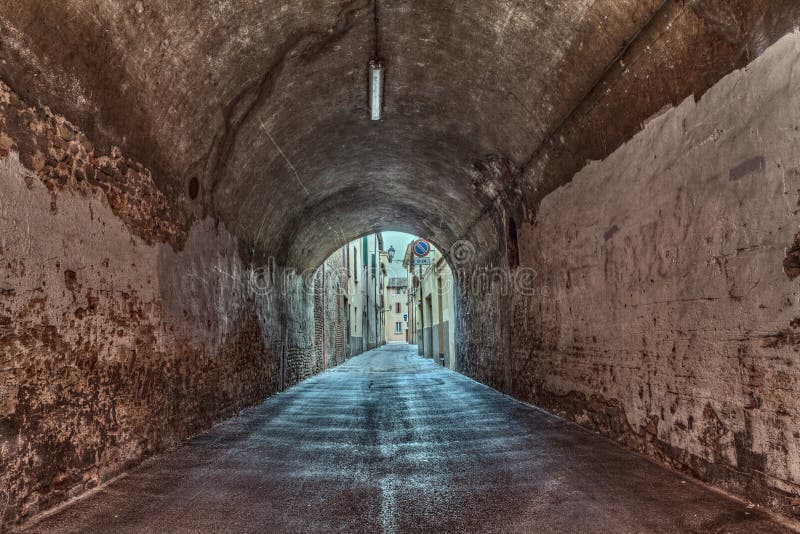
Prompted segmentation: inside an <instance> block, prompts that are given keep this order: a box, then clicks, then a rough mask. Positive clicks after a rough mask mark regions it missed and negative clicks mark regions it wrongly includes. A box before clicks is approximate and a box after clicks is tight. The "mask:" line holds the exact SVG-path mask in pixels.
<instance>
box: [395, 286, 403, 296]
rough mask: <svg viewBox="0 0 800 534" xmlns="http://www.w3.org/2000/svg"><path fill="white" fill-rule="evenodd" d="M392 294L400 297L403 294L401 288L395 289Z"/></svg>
mask: <svg viewBox="0 0 800 534" xmlns="http://www.w3.org/2000/svg"><path fill="white" fill-rule="evenodd" d="M394 294H395V295H402V294H403V288H402V287H398V288H395V290H394Z"/></svg>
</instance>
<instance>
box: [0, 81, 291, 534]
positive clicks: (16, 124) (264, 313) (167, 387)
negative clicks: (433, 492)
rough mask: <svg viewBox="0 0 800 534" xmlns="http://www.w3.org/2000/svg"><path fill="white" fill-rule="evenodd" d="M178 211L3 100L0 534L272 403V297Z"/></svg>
mask: <svg viewBox="0 0 800 534" xmlns="http://www.w3.org/2000/svg"><path fill="white" fill-rule="evenodd" d="M185 200H186V199H183V198H182V197H180V196H176V195H172V196H170V195H167V194H164V193H162V192H161V191H159V190H158V189H157V188H156V187H155V186H154V183H153V179H152V176H151V174H150V172H149V171H148V170H147V169H145V168H143V167H142V166H141V165H139V164H137V163H136V162H134V161H131V160H130V159H127V158H125V157H124V155H123V154H122V153H121V152H120V151H119V150H118V149H114V150H112V152H111V153H110V154H102V155H101V154H97V153H96V152H95V150H94V147H93V146H92V144H91V143H90V141H89V139H87V138H86V137H85V136H84V135H82V134H81V133H80V132H77V131H76V130H75V129H74V128H73V127H72V126H71V125H70V124H69V123H68V122H66V121H65V120H64V119H63V118H61V117H58V116H54V115H52V114H51V113H49V112H48V111H47V110H43V109H39V108H33V107H30V106H28V105H26V104H25V103H24V102H22V101H20V100H19V99H18V98H17V97H16V96H15V95H14V94H13V93H12V92H11V91H10V90H9V89H8V88H7V87H6V86H4V85H2V84H0V503H2V504H0V506H2V509H1V510H0V518H1V519H0V525H3V524H9V523H13V522H16V521H19V520H21V519H23V518H25V517H29V516H31V515H33V514H35V513H37V512H38V511H41V510H43V509H45V508H47V507H50V506H52V505H54V504H56V503H58V502H60V501H63V500H65V499H67V498H68V497H70V496H75V495H78V494H80V493H82V492H83V491H85V490H87V489H89V488H91V487H93V486H95V485H97V484H98V483H101V482H103V481H104V480H106V479H108V478H109V477H111V476H113V475H115V474H117V473H119V472H120V471H121V470H124V469H125V468H127V467H129V466H130V465H132V464H133V463H136V462H137V461H139V460H141V459H142V458H144V457H145V456H147V455H149V454H152V453H154V452H156V451H160V450H164V449H166V448H168V447H171V446H174V445H175V444H177V443H179V442H180V441H181V440H183V439H184V438H186V437H187V436H190V435H192V434H195V433H197V432H199V431H201V430H203V429H206V428H208V427H209V426H211V425H212V424H213V423H214V422H216V421H219V420H221V419H224V418H226V417H229V416H231V415H232V414H234V413H235V412H236V411H238V410H240V409H241V408H243V407H245V406H248V405H250V404H253V403H255V402H257V401H259V400H260V399H262V398H264V397H265V396H267V395H269V394H270V393H272V392H275V391H276V390H277V389H278V388H279V387H280V381H279V371H280V369H279V366H280V354H281V350H282V348H283V347H282V343H281V341H280V340H281V328H280V313H279V308H280V306H281V302H280V295H279V294H278V293H277V292H274V291H272V292H266V293H257V292H253V291H251V287H250V280H251V274H252V272H253V271H252V268H251V265H250V264H249V260H248V259H247V256H246V254H243V253H242V250H243V249H244V247H243V246H241V245H240V243H239V242H238V241H237V239H236V238H235V237H234V236H233V235H231V233H229V232H228V230H227V229H226V228H225V227H224V225H222V224H219V225H217V224H215V223H214V222H213V221H211V220H208V219H205V220H194V219H193V217H192V215H191V209H190V208H189V207H187V205H185ZM0 529H2V526H0Z"/></svg>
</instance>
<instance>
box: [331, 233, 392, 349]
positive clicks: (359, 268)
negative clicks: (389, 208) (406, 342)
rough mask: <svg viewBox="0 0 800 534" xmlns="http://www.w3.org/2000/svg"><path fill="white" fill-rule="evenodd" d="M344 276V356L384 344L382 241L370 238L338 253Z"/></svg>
mask: <svg viewBox="0 0 800 534" xmlns="http://www.w3.org/2000/svg"><path fill="white" fill-rule="evenodd" d="M340 255H341V256H340V260H341V264H342V266H343V269H344V272H345V279H346V280H345V283H344V284H343V295H342V297H343V302H344V314H345V321H344V324H343V330H344V338H345V346H346V348H347V349H346V350H347V354H348V355H355V354H359V353H361V352H364V351H366V350H370V349H373V348H375V347H377V346H379V345H383V344H384V343H385V342H386V336H385V333H384V328H383V324H384V311H383V307H384V300H385V297H384V286H385V276H386V268H385V266H384V259H383V258H384V256H385V253H384V252H383V239H382V237H381V235H380V234H373V235H370V236H365V237H362V238H361V239H356V240H354V241H351V242H349V243H348V244H347V245H345V246H344V247H342V248H341V250H340Z"/></svg>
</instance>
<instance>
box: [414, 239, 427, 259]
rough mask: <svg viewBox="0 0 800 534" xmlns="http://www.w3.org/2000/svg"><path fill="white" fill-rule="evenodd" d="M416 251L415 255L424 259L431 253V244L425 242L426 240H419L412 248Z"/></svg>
mask: <svg viewBox="0 0 800 534" xmlns="http://www.w3.org/2000/svg"><path fill="white" fill-rule="evenodd" d="M411 249H412V250H413V251H414V255H415V256H417V257H420V258H424V257H425V256H427V255H428V254H430V252H431V244H430V243H428V242H427V241H425V240H424V239H417V240H416V241H414V246H412V247H411Z"/></svg>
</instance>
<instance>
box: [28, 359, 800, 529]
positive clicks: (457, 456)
mask: <svg viewBox="0 0 800 534" xmlns="http://www.w3.org/2000/svg"><path fill="white" fill-rule="evenodd" d="M28 530H29V531H31V532H58V533H63V532H131V533H134V532H135V533H144V532H154V533H155V532H329V531H337V532H484V531H493V532H570V533H574V532H601V533H604V534H609V533H617V532H626V533H627V532H679V533H686V532H742V533H744V532H747V533H752V532H789V530H788V529H785V528H784V527H781V526H780V525H779V524H777V523H774V522H773V521H772V520H771V519H770V518H769V517H767V516H766V515H764V514H763V513H761V512H759V510H758V509H756V508H748V507H747V506H746V505H745V504H743V503H740V502H738V501H734V500H731V499H729V498H727V497H725V496H723V495H720V494H719V493H716V492H714V491H711V490H709V489H707V488H706V487H704V486H702V485H700V484H697V483H695V482H693V481H691V480H687V479H684V478H682V477H681V476H680V475H678V474H676V473H674V472H671V471H669V470H666V469H663V468H661V467H659V466H657V465H655V464H653V463H651V462H649V461H648V460H647V459H645V458H642V457H640V456H638V455H636V454H633V453H631V452H628V451H626V450H624V449H622V448H620V447H618V446H617V445H615V444H614V443H612V442H610V441H608V440H606V439H603V438H601V437H597V436H594V435H592V434H590V433H588V432H586V431H584V430H582V429H580V428H578V427H577V426H575V425H573V424H570V423H568V422H566V421H564V420H562V419H559V418H557V417H553V416H551V415H548V414H546V413H544V412H542V411H540V410H537V409H536V408H533V407H531V406H528V405H526V404H522V403H519V402H516V401H514V400H512V399H510V398H508V397H506V396H504V395H501V394H500V393H497V392H496V391H494V390H492V389H489V388H487V387H485V386H482V385H480V384H478V383H476V382H474V381H472V380H470V379H468V378H466V377H464V376H462V375H460V374H458V373H454V372H452V371H448V370H445V369H442V368H441V367H439V366H437V365H436V364H435V363H434V362H433V361H431V360H428V359H423V358H421V357H419V356H417V355H416V353H415V347H410V346H407V345H389V346H386V347H383V348H380V349H376V350H373V351H371V352H368V353H365V354H363V355H361V356H357V357H354V358H352V359H350V360H348V361H347V363H345V364H344V365H341V366H339V367H337V368H335V369H332V370H329V371H328V372H326V373H323V374H321V375H318V376H316V377H314V378H311V379H309V380H306V381H305V382H303V383H301V384H299V385H297V386H295V387H293V388H291V389H289V390H287V391H285V392H283V393H281V394H279V395H276V396H274V397H272V398H270V399H268V400H267V401H265V402H263V403H262V404H260V405H258V406H256V407H254V408H251V409H249V410H247V411H245V412H244V413H243V414H241V415H240V416H238V417H236V418H234V419H231V420H229V421H226V422H225V423H222V424H220V425H218V426H217V427H215V428H214V429H212V430H211V431H209V432H206V433H204V434H202V435H200V436H198V437H196V438H194V439H192V440H191V441H189V442H188V444H187V445H186V446H184V447H182V448H180V449H178V450H176V451H174V452H171V453H168V454H165V455H161V456H158V457H156V458H153V459H150V460H148V461H147V462H145V463H144V464H142V465H141V466H140V467H138V468H136V469H134V470H132V471H131V472H130V473H129V474H128V475H126V476H124V477H121V478H120V479H118V480H117V481H115V482H113V483H112V484H110V485H109V486H107V487H105V488H103V489H101V490H99V491H96V492H94V493H93V494H91V495H89V496H88V497H85V498H83V499H80V500H78V501H77V502H75V503H73V504H71V505H68V506H66V507H63V508H61V509H60V510H59V511H58V512H57V513H55V514H53V515H50V516H49V517H47V518H45V519H43V520H42V521H40V522H39V523H36V524H34V525H32V526H30V528H29V529H28Z"/></svg>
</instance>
